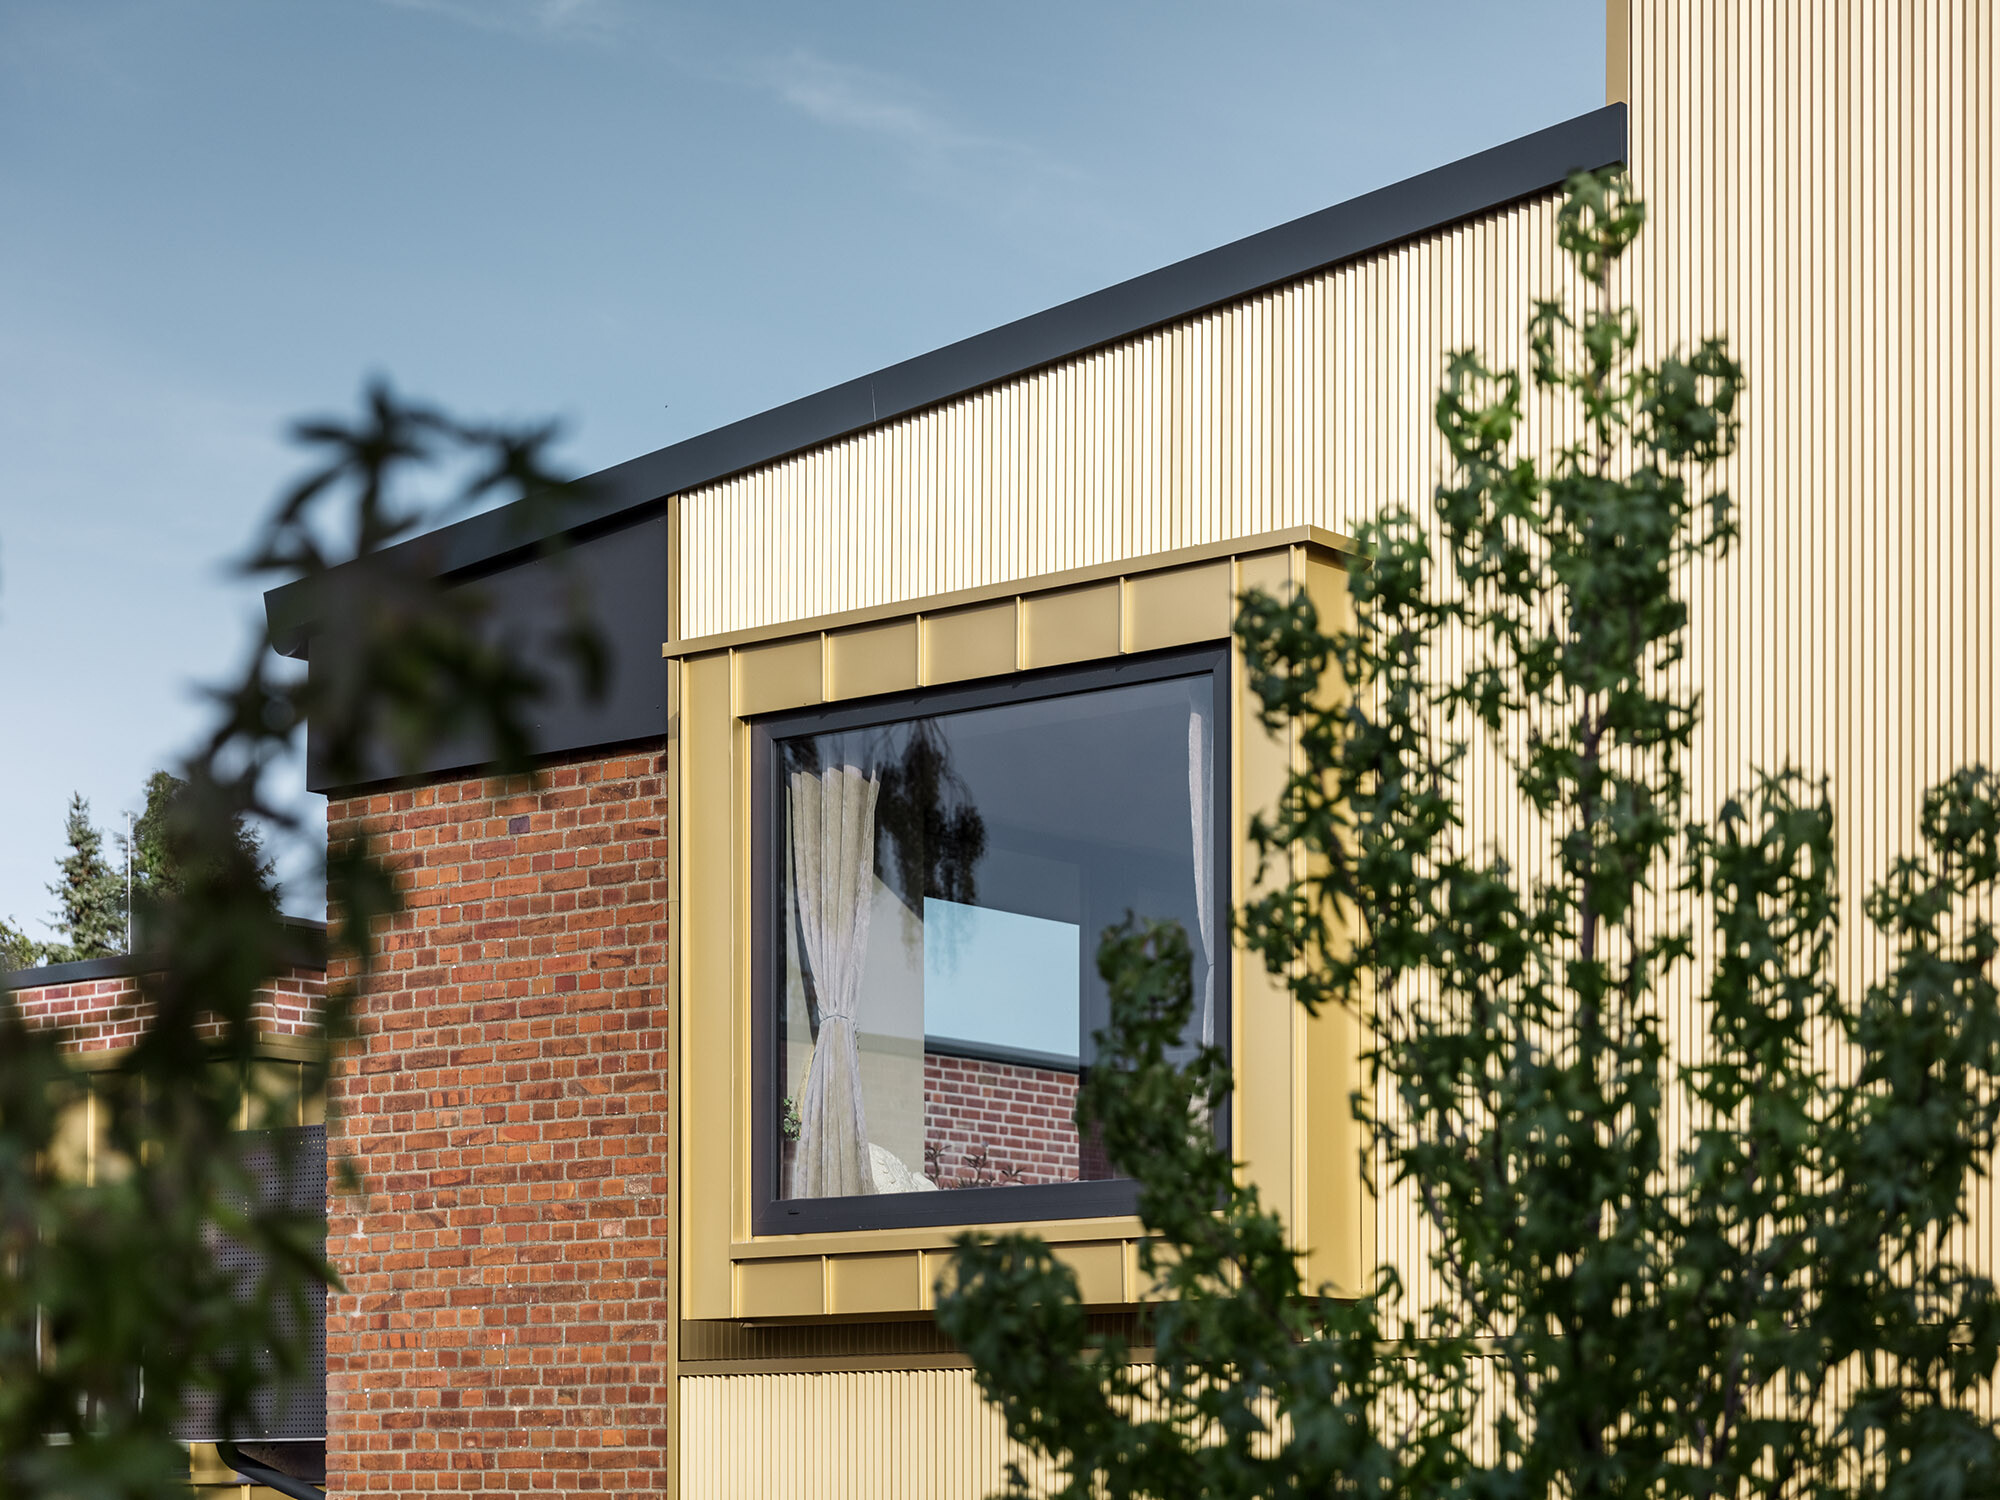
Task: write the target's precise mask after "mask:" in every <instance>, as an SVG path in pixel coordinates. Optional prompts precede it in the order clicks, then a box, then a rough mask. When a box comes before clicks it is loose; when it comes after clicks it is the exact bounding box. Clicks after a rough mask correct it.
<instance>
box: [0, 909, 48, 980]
mask: <svg viewBox="0 0 2000 1500" xmlns="http://www.w3.org/2000/svg"><path fill="white" fill-rule="evenodd" d="M41 961H42V945H41V944H40V943H38V942H36V941H35V940H34V939H33V938H31V937H29V936H28V934H27V933H25V932H23V931H22V930H21V929H20V928H19V927H17V926H16V925H15V924H14V923H12V922H8V921H4V920H0V974H5V973H7V972H8V971H10V970H13V969H27V968H32V967H33V966H34V965H36V964H38V963H40V962H41Z"/></svg>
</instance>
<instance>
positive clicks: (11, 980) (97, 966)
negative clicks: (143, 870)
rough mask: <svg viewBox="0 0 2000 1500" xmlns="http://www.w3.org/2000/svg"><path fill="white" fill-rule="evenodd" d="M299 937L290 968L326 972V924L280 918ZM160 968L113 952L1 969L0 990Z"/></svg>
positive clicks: (145, 958) (145, 957)
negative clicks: (105, 954)
mask: <svg viewBox="0 0 2000 1500" xmlns="http://www.w3.org/2000/svg"><path fill="white" fill-rule="evenodd" d="M278 920H279V921H280V922H282V923H284V925H285V926H287V927H290V928H292V929H294V930H295V931H296V932H297V933H298V934H299V939H300V940H299V943H298V946H297V949H296V951H294V952H293V954H292V958H293V960H294V964H293V967H295V968H300V969H306V970H318V971H320V972H324V971H325V969H326V923H324V922H322V921H320V920H318V919H317V918H314V917H290V916H287V917H280V918H279V919H278ZM158 967H159V961H158V959H157V958H156V957H155V956H154V955H152V954H149V953H136V954H135V953H113V954H111V955H110V956H109V957H106V958H79V959H76V960H75V961H73V962H71V963H66V964H36V965H34V966H33V967H31V968H26V969H5V970H0V990H45V989H50V988H53V987H54V986H56V985H62V984H90V983H93V982H95V981H96V980H99V979H136V978H137V977H138V976H139V975H141V974H145V973H148V972H151V971H153V970H155V969H157V968H158Z"/></svg>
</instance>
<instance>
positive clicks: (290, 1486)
mask: <svg viewBox="0 0 2000 1500" xmlns="http://www.w3.org/2000/svg"><path fill="white" fill-rule="evenodd" d="M215 1453H216V1456H217V1457H218V1458H220V1459H221V1460H222V1461H223V1462H224V1463H226V1464H228V1465H229V1467H230V1468H232V1469H234V1470H235V1471H236V1472H237V1473H239V1474H241V1475H242V1476H243V1477H244V1478H245V1479H247V1480H249V1481H250V1482H251V1483H252V1484H261V1485H263V1486H264V1487H265V1488H266V1489H273V1490H276V1491H277V1492H278V1493H279V1494H281V1495H290V1496H291V1497H292V1500H326V1491H325V1490H323V1489H321V1488H319V1486H317V1485H315V1484H313V1483H311V1482H310V1481H308V1480H304V1479H299V1478H296V1477H295V1476H293V1475H290V1474H287V1473H286V1472H285V1471H284V1470H283V1469H274V1468H272V1467H271V1466H270V1465H269V1464H260V1463H258V1462H257V1460H256V1459H254V1458H250V1457H247V1456H245V1454H244V1453H243V1450H242V1449H240V1448H238V1447H237V1446H236V1445H235V1444H234V1443H232V1442H230V1441H229V1440H228V1439H227V1438H221V1439H218V1440H217V1442H216V1445H215Z"/></svg>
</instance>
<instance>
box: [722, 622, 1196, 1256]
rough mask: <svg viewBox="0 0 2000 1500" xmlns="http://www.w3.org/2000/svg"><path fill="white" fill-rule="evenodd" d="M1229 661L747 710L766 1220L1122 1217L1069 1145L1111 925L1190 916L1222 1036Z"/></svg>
mask: <svg viewBox="0 0 2000 1500" xmlns="http://www.w3.org/2000/svg"><path fill="white" fill-rule="evenodd" d="M1226 678H1227V668H1226V658H1225V657H1224V654H1223V653H1222V652H1221V651H1218V650H1205V651H1201V652H1193V653H1186V652H1183V653H1176V654H1173V655H1163V656H1157V657H1153V658H1130V659H1125V660H1121V661H1118V662H1115V663H1111V664H1106V665H1103V666H1093V667H1087V668H1081V669H1075V670H1067V671H1059V672H1052V673H1043V674H1036V675H1032V676H1019V677H1013V678H1008V679H1006V680H1004V681H999V682H993V683H984V684H977V685H972V686H967V687H962V688H948V689H929V690H925V691H922V692H919V693H914V694H910V695H907V696H905V697H902V698H899V699H895V700H875V701H872V702H869V703H865V704H856V705H854V706H852V707H842V708H831V709H821V710H815V711H813V712H810V713H798V714H787V715H784V716H782V717H775V718H767V719H762V720H758V721H755V722H754V723H753V726H752V729H753V735H754V740H753V760H752V765H753V775H754V777H755V781H754V784H753V807H754V834H753V839H754V849H755V859H754V861H753V866H752V879H753V881H754V882H755V885H754V895H755V901H754V903H753V911H754V920H755V924H756V931H755V933H754V934H753V941H754V948H753V952H754V953H755V954H756V955H757V957H758V963H757V966H756V967H757V972H756V973H755V974H753V984H754V987H755V993H756V996H757V1003H756V1027H755V1035H754V1038H753V1041H754V1047H755V1066H756V1069H757V1077H758V1080H759V1087H758V1091H757V1097H756V1098H755V1099H754V1101H753V1109H754V1111H755V1134H754V1137H753V1149H754V1152H755V1157H754V1170H755V1183H754V1188H755V1203H756V1205H757V1212H756V1214H755V1224H756V1229H757V1232H758V1233H761V1234H773V1233H777V1234H784V1233H798V1232H803V1231H808V1230H836V1229H862V1228H887V1227H892V1226H898V1225H936V1224H960V1223H982V1222H989V1223H990V1222H995V1221H1012V1220H1026V1219H1046V1218H1085V1217H1095V1216H1099V1215H1113V1214H1129V1213H1131V1212H1132V1211H1133V1210H1134V1207H1135V1201H1136V1199H1135V1192H1134V1189H1133V1185H1132V1183H1131V1182H1130V1181H1129V1180H1128V1179H1126V1178H1125V1177H1124V1176H1123V1175H1122V1174H1121V1173H1120V1172H1119V1170H1118V1168H1117V1166H1116V1165H1115V1164H1114V1163H1113V1162H1111V1161H1110V1160H1109V1159H1108V1158H1107V1156H1106V1154H1105V1152H1104V1149H1103V1146H1102V1144H1101V1143H1100V1142H1098V1141H1096V1140H1094V1139H1092V1138H1090V1137H1088V1136H1083V1135H1079V1133H1078V1130H1077V1126H1076V1119H1075V1107H1076V1094H1077V1088H1078V1085H1079V1083H1080V1082H1081V1080H1082V1079H1083V1078H1084V1077H1085V1076H1086V1075H1087V1073H1088V1071H1089V1069H1090V1068H1091V1067H1092V1065H1093V1062H1094V1060H1095V1059H1094V1051H1095V1049H1094V1044H1093V1041H1092V1038H1093V1035H1094V1034H1095V1033H1096V1032H1097V1031H1099V1030H1100V1029H1102V1028H1103V1026H1104V1025H1105V1024H1106V1021H1107V1020H1108V996H1107V993H1106V988H1105V984H1104V981H1103V980H1102V978H1100V976H1099V975H1098V973H1097V964H1096V957H1097V944H1098V938H1099V935H1100V934H1101V933H1102V931H1103V929H1104V928H1105V927H1107V926H1109V925H1110V924H1112V923H1114V922H1117V921H1119V920H1121V919H1122V918H1123V917H1124V916H1125V915H1126V914H1127V913H1128V912H1132V913H1137V914H1139V915H1141V916H1146V917H1171V918H1175V919H1178V920H1179V921H1180V922H1181V923H1182V924H1183V925H1184V926H1185V927H1186V929H1187V931H1188V934H1189V938H1190V947H1191V948H1192V950H1193V953H1194V960H1195V963H1194V974H1193V982H1194V991H1195V1007H1194V1014H1193V1016H1192V1017H1191V1019H1190V1021H1189V1025H1188V1032H1187V1036H1186V1038H1185V1043H1184V1045H1185V1046H1186V1048H1187V1049H1188V1050H1189V1051H1192V1049H1193V1048H1194V1047H1196V1046H1198V1045H1200V1044H1202V1043H1204V1042H1209V1041H1219V1040H1222V1039H1225V1038H1226V1037H1227V1036H1228V1027H1227V1007H1228V1000H1229V996H1228V991H1227V985H1226V983H1225V982H1224V980H1225V976H1226V973H1227V964H1226V963H1225V962H1224V960H1223V954H1224V944H1223V934H1224V932H1225V924H1224V921H1223V919H1222V917H1221V916H1220V912H1221V910H1222V906H1221V904H1220V900H1219V897H1220V893H1223V892H1226V891H1227V890H1228V889H1229V884H1228V869H1227V863H1226V861H1227V853H1226V836H1227V831H1228V824H1229V819H1228V815H1227V814H1228V807H1229V803H1228V787H1229V779H1228V766H1227V765H1226V764H1225V761H1226V759H1227V750H1226V747H1227V745H1228V743H1229V739H1228V734H1227V728H1226V722H1225V719H1224V713H1225V701H1226V700H1225V697H1224V691H1223V687H1224V683H1225V682H1226Z"/></svg>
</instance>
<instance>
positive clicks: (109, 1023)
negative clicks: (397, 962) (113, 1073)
mask: <svg viewBox="0 0 2000 1500" xmlns="http://www.w3.org/2000/svg"><path fill="white" fill-rule="evenodd" d="M12 993H13V998H14V1003H15V1005H17V1006H18V1007H19V1008H20V1011H21V1015H22V1018H23V1019H24V1020H25V1021H26V1022H27V1023H28V1024H29V1025H30V1026H32V1027H35V1028H37V1029H45V1028H50V1027H54V1028H58V1029H60V1030H61V1031H62V1033H63V1038H62V1046H63V1050H65V1051H68V1052H78V1053H83V1052H115V1051H122V1050H123V1049H125V1048H127V1047H130V1046H131V1045H132V1044H133V1043H134V1042H136V1041H138V1039H139V1034H140V1033H141V1032H142V1031H144V1030H145V1029H146V1020H147V1017H148V1015H149V1013H150V1012H149V1008H148V1007H147V1005H146V1004H145V1002H144V1000H143V999H142V997H141V995H140V992H139V981H138V980H137V979H136V978H135V977H133V976H131V975H117V976H114V977H110V978H104V979H80V980H73V981H70V982H68V983H60V984H42V985H23V986H20V987H18V988H15V989H14V990H13V991H12ZM325 999H326V976H325V975H324V974H322V973H320V972H319V971H318V970H316V969H305V968H295V969H292V970H291V971H290V972H289V973H287V974H284V975H282V976H280V977H279V978H277V979H274V980H273V981H272V982H271V983H270V984H269V985H268V986H267V987H266V989H265V992H264V995H263V997H262V998H260V999H259V1000H258V1002H257V1004H256V1006H255V1008H254V1009H253V1010H252V1012H251V1017H252V1020H253V1023H254V1024H255V1025H256V1027H257V1029H258V1030H259V1031H260V1032H262V1033H264V1034H266V1035H270V1036H305V1035H308V1034H310V1033H311V1032H312V1031H313V1030H314V1029H315V1028H316V1027H317V1025H318V1022H319V1010H320V1006H321V1004H322V1003H323V1002H324V1000H325ZM203 1030H204V1031H205V1033H207V1034H209V1035H212V1036H217V1037H219V1036H220V1035H221V1034H222V1023H221V1022H220V1021H214V1022H210V1023H208V1024H207V1025H206V1026H205V1027H204V1028H203Z"/></svg>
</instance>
